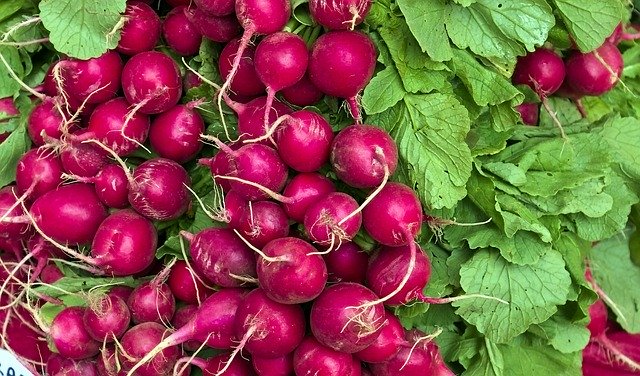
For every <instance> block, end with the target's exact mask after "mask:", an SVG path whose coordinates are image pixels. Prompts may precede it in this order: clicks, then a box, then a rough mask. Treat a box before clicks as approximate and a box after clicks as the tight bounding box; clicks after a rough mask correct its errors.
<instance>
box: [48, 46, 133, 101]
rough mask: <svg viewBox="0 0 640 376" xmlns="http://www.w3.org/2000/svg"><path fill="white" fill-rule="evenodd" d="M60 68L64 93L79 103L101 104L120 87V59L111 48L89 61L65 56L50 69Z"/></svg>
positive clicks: (111, 96)
mask: <svg viewBox="0 0 640 376" xmlns="http://www.w3.org/2000/svg"><path fill="white" fill-rule="evenodd" d="M56 69H59V70H60V72H59V73H60V75H61V79H62V88H63V90H64V92H65V93H66V94H67V95H69V96H70V97H73V98H74V99H76V100H77V101H78V102H80V103H82V102H84V101H85V100H86V102H87V103H102V102H105V101H107V100H109V99H111V98H113V97H115V96H116V93H117V92H118V90H120V75H121V74H122V59H121V58H120V55H118V53H117V52H115V51H107V52H105V53H104V54H102V55H100V56H98V57H96V58H93V59H89V60H78V59H65V60H61V61H60V62H59V63H58V64H57V65H56V67H55V68H54V77H55V75H56V72H55V70H56Z"/></svg>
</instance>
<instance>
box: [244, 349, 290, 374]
mask: <svg viewBox="0 0 640 376" xmlns="http://www.w3.org/2000/svg"><path fill="white" fill-rule="evenodd" d="M251 362H252V363H253V369H254V370H255V371H256V374H257V375H258V376H290V375H291V374H293V354H292V353H291V354H287V355H284V356H280V357H277V358H261V357H257V356H253V357H251Z"/></svg>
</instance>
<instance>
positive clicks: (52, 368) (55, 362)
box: [45, 354, 74, 375]
mask: <svg viewBox="0 0 640 376" xmlns="http://www.w3.org/2000/svg"><path fill="white" fill-rule="evenodd" d="M73 363H74V362H73V360H71V359H68V358H65V357H64V356H62V355H60V354H51V356H50V357H49V359H48V360H47V365H46V368H45V370H46V371H47V375H54V374H56V373H58V372H59V371H60V370H61V369H63V368H64V367H66V366H68V365H71V364H73Z"/></svg>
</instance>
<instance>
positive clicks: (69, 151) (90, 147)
mask: <svg viewBox="0 0 640 376" xmlns="http://www.w3.org/2000/svg"><path fill="white" fill-rule="evenodd" d="M86 132H88V131H87V130H86V129H81V130H80V131H78V132H75V133H74V135H80V138H82V136H81V135H82V134H84V133H86ZM60 161H61V162H62V166H63V167H64V169H65V171H67V172H68V173H70V174H72V175H76V176H80V177H86V178H90V177H94V176H96V174H98V173H99V172H100V170H101V169H102V168H103V167H105V166H106V165H107V164H109V163H111V160H110V159H109V156H108V154H107V153H106V152H105V151H104V150H103V149H101V148H100V147H99V146H97V145H95V144H91V143H83V142H81V141H77V140H69V142H67V143H66V144H65V145H64V146H63V148H62V150H61V151H60Z"/></svg>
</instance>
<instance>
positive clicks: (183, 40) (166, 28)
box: [162, 7, 202, 56]
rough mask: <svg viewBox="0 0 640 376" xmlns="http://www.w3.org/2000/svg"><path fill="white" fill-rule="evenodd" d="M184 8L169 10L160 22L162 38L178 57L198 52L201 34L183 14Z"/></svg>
mask: <svg viewBox="0 0 640 376" xmlns="http://www.w3.org/2000/svg"><path fill="white" fill-rule="evenodd" d="M185 10H186V7H176V8H173V10H171V11H170V12H169V13H168V14H167V16H166V18H165V19H164V21H163V22H162V36H163V38H164V40H165V41H166V42H167V44H168V45H169V47H171V49H172V50H173V51H175V52H176V53H178V55H182V56H190V55H195V54H197V53H198V51H199V50H200V44H201V43H202V33H201V32H200V30H199V29H198V28H197V27H196V25H194V24H193V22H191V20H190V19H189V17H187V14H186V13H185Z"/></svg>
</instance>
